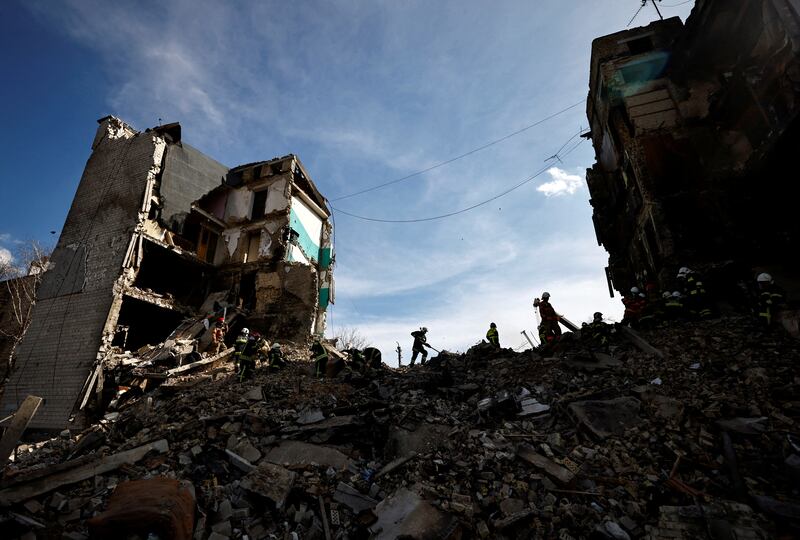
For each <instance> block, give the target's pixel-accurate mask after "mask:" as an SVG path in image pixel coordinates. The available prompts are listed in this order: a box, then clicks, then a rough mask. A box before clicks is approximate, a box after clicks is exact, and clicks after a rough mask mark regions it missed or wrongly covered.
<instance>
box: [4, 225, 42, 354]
mask: <svg viewBox="0 0 800 540" xmlns="http://www.w3.org/2000/svg"><path fill="white" fill-rule="evenodd" d="M50 252H51V249H48V248H45V247H43V246H42V245H41V244H39V243H38V242H36V241H30V242H25V243H21V244H19V245H17V247H16V248H15V249H14V251H13V252H8V251H5V253H6V254H7V255H8V253H10V255H11V256H10V257H9V256H6V257H3V258H2V259H0V321H2V324H0V341H6V342H8V343H10V345H11V346H10V347H8V357H7V362H8V367H9V369H10V368H11V367H12V366H11V363H12V358H13V351H14V349H15V348H16V347H17V345H19V342H20V341H22V338H23V336H25V332H27V331H28V327H29V326H30V324H31V313H32V312H33V305H34V303H35V301H36V289H37V287H38V286H39V283H41V281H42V276H43V275H44V272H45V271H46V270H47V261H48V259H49V256H50Z"/></svg>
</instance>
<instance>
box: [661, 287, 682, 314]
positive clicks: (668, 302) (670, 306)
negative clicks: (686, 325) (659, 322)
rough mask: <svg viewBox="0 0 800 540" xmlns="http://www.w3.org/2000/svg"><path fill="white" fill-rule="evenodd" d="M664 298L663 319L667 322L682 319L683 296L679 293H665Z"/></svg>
mask: <svg viewBox="0 0 800 540" xmlns="http://www.w3.org/2000/svg"><path fill="white" fill-rule="evenodd" d="M664 294H665V295H666V296H665V297H664V318H665V319H666V320H668V321H676V320H678V319H682V318H683V316H684V311H683V296H682V295H681V292H680V291H672V292H669V291H667V292H665V293H664Z"/></svg>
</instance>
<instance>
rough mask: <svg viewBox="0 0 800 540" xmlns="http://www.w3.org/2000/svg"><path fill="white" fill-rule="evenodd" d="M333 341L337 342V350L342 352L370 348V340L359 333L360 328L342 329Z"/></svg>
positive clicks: (343, 327) (347, 327)
mask: <svg viewBox="0 0 800 540" xmlns="http://www.w3.org/2000/svg"><path fill="white" fill-rule="evenodd" d="M333 339H335V340H336V348H337V349H339V350H340V351H346V350H347V349H363V348H364V347H369V346H370V342H369V340H368V339H367V338H366V337H364V335H363V334H361V332H359V331H358V328H353V327H352V326H342V327H340V328H339V329H338V330H337V331H336V335H335V336H334V338H333Z"/></svg>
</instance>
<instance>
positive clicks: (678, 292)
mask: <svg viewBox="0 0 800 540" xmlns="http://www.w3.org/2000/svg"><path fill="white" fill-rule="evenodd" d="M672 297H673V298H680V297H681V293H680V291H672Z"/></svg>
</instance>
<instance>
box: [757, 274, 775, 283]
mask: <svg viewBox="0 0 800 540" xmlns="http://www.w3.org/2000/svg"><path fill="white" fill-rule="evenodd" d="M756 281H758V282H759V283H772V276H771V275H769V274H767V273H766V272H761V273H760V274H758V277H757V278H756Z"/></svg>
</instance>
